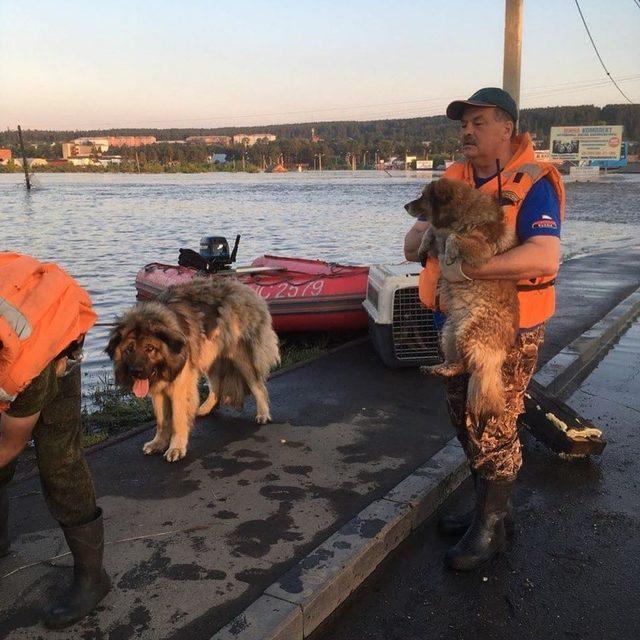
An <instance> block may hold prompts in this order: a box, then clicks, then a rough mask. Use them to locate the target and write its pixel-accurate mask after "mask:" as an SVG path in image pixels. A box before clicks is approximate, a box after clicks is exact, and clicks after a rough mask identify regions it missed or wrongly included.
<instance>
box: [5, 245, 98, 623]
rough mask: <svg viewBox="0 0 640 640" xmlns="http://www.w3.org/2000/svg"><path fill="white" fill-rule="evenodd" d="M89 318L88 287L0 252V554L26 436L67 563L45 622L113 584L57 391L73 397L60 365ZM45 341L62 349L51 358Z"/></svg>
mask: <svg viewBox="0 0 640 640" xmlns="http://www.w3.org/2000/svg"><path fill="white" fill-rule="evenodd" d="M34 299H36V301H37V304H34V303H33V300H34ZM60 301H62V303H60ZM95 317H96V316H95V314H94V313H93V311H92V309H91V302H90V300H89V297H88V296H87V294H86V292H84V290H82V289H81V288H80V287H79V286H78V285H77V283H75V281H74V280H73V279H72V278H71V277H70V276H68V275H67V274H66V273H64V272H63V271H62V270H61V269H59V267H57V266H56V265H52V264H49V265H43V264H42V263H39V262H38V261H36V260H34V259H33V258H30V257H29V256H21V255H19V254H9V253H4V254H2V253H0V558H1V557H3V556H6V555H8V554H9V551H10V540H9V532H8V516H9V501H8V496H7V491H6V488H7V485H8V484H9V482H10V481H11V479H12V477H13V475H14V472H15V467H16V460H17V457H18V455H19V454H20V453H21V452H22V451H23V449H24V448H25V447H26V445H27V443H28V442H29V440H31V439H32V438H33V440H34V443H35V449H36V456H37V463H38V470H39V472H40V480H41V483H42V490H43V494H44V498H45V500H46V502H47V506H48V507H49V510H50V511H51V514H52V515H53V517H54V518H55V519H56V520H57V521H58V522H59V524H60V526H61V527H62V531H63V533H64V536H65V538H66V540H67V543H68V545H69V549H70V550H71V554H72V556H73V561H74V576H73V582H72V584H71V587H70V589H69V590H68V591H67V592H66V593H65V594H64V595H63V596H62V598H61V599H60V600H59V601H56V602H55V603H53V605H52V607H51V608H50V610H49V611H48V613H47V614H46V616H45V624H46V625H47V626H48V627H49V628H53V629H59V628H62V627H66V626H68V625H70V624H72V623H74V622H75V621H77V620H79V619H80V618H82V617H84V616H85V615H87V614H88V613H90V612H91V611H92V610H93V609H94V608H95V606H96V605H97V604H98V602H100V601H101V600H102V599H103V598H104V596H105V595H106V594H107V592H108V591H109V589H110V587H111V585H110V581H109V578H108V577H107V574H106V572H105V570H104V568H103V566H102V555H103V545H104V541H103V526H102V510H101V509H100V508H98V507H97V505H96V498H95V491H94V487H93V481H92V478H91V474H90V471H89V467H88V466H87V463H86V461H85V458H84V453H83V447H82V432H81V430H80V426H81V421H80V420H79V415H77V412H79V404H78V405H77V406H72V404H73V403H74V400H75V398H70V397H66V396H65V394H64V393H63V389H66V388H72V389H74V391H76V390H77V394H78V396H79V394H80V368H79V366H76V367H75V369H71V367H69V370H68V371H67V366H68V363H69V362H70V360H69V357H71V360H73V359H74V358H75V357H76V356H79V352H80V351H81V344H82V334H83V333H84V332H85V331H87V330H88V328H89V327H90V326H91V325H93V323H94V322H95ZM56 322H57V323H58V326H57V327H56ZM61 326H62V327H66V330H64V331H63V330H60V327H61ZM54 327H55V330H54ZM53 345H57V346H53ZM50 348H53V349H55V350H56V351H57V350H58V349H61V351H58V352H57V353H53V354H51V355H49V352H48V351H47V349H50ZM27 371H28V372H29V373H28V374H26V373H25V372H27ZM38 371H39V373H38ZM34 374H37V375H35V377H33V375H34ZM25 385H26V386H25ZM77 400H78V403H79V397H78V398H77Z"/></svg>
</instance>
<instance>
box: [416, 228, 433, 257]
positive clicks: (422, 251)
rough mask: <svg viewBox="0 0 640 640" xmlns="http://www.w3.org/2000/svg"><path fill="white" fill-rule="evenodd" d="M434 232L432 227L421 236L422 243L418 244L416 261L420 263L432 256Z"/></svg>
mask: <svg viewBox="0 0 640 640" xmlns="http://www.w3.org/2000/svg"><path fill="white" fill-rule="evenodd" d="M435 237H436V236H435V232H434V230H433V227H429V228H428V229H427V230H426V231H425V232H424V235H423V236H422V242H421V243H420V248H419V249H418V260H419V261H420V262H422V263H424V262H425V261H426V259H427V258H428V257H429V256H430V255H432V249H433V243H434V240H435Z"/></svg>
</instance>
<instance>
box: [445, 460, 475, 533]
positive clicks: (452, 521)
mask: <svg viewBox="0 0 640 640" xmlns="http://www.w3.org/2000/svg"><path fill="white" fill-rule="evenodd" d="M477 479H478V474H477V473H476V472H475V471H474V470H473V469H472V470H471V481H472V482H473V491H474V493H476V484H477ZM474 512H475V507H474V508H473V509H470V510H469V511H467V512H466V513H460V514H458V515H453V514H447V515H443V516H440V518H439V519H438V531H439V532H440V533H442V534H443V535H446V536H463V535H464V534H465V532H466V531H467V529H468V528H469V527H470V526H471V522H472V520H473V514H474Z"/></svg>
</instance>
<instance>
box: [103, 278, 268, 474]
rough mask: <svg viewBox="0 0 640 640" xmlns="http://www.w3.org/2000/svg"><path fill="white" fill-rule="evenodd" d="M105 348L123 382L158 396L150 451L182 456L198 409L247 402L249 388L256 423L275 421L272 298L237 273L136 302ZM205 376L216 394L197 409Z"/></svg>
mask: <svg viewBox="0 0 640 640" xmlns="http://www.w3.org/2000/svg"><path fill="white" fill-rule="evenodd" d="M106 352H107V353H108V354H109V356H110V357H111V359H112V360H113V362H114V371H115V377H116V381H117V382H118V383H119V384H121V385H123V386H125V387H127V388H129V389H131V390H132V391H133V393H134V394H135V395H137V396H138V397H143V396H145V395H147V393H150V394H151V400H152V403H153V409H154V412H155V415H156V422H157V432H156V435H155V437H154V438H153V440H151V441H150V442H147V443H146V444H145V445H144V447H143V451H144V452H145V453H146V454H153V453H161V452H165V453H164V455H165V458H166V459H167V460H168V461H169V462H173V461H174V460H180V458H183V457H184V456H185V455H186V453H187V442H188V438H189V431H190V429H191V427H192V426H193V422H194V419H195V416H196V415H205V414H207V413H209V412H210V411H211V410H212V409H213V408H214V407H215V406H216V405H217V404H218V402H222V403H223V404H231V405H234V406H236V407H237V408H241V407H242V405H243V403H244V398H245V395H246V394H247V393H249V392H251V393H252V394H253V396H254V397H255V400H256V407H257V414H256V422H258V423H261V424H264V423H266V422H267V421H269V420H270V419H271V416H270V414H269V396H268V393H267V388H266V385H265V380H266V378H267V376H268V374H269V371H270V370H271V369H272V368H273V367H274V366H276V365H277V364H278V363H279V362H280V353H279V349H278V337H277V336H276V334H275V332H274V331H273V329H272V327H271V316H270V314H269V310H268V308H267V305H266V302H265V301H264V300H263V299H262V298H261V297H260V296H258V295H257V294H256V293H255V292H254V291H253V290H252V289H251V288H250V287H248V286H246V285H244V284H242V283H240V282H238V281H237V280H235V279H233V278H232V277H227V276H225V277H217V278H209V279H196V280H194V281H193V282H190V283H187V284H182V285H178V286H175V287H171V288H170V289H168V290H167V291H166V292H165V293H164V294H162V296H160V297H159V298H158V300H157V301H155V302H143V303H139V304H137V305H136V306H135V307H134V308H133V309H131V310H130V311H129V312H128V313H126V314H125V315H124V317H122V318H121V319H120V320H119V321H118V322H117V324H116V326H115V327H114V328H113V329H112V331H111V334H110V336H109V344H108V345H107V348H106ZM201 376H205V377H206V378H207V380H208V384H209V396H208V398H207V399H206V400H205V401H204V402H203V404H202V406H200V408H198V403H199V397H198V381H199V379H200V377H201Z"/></svg>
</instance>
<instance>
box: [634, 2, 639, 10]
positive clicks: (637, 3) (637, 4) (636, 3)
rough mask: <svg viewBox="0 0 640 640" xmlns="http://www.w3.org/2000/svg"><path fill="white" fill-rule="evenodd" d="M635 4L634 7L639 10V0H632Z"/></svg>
mask: <svg viewBox="0 0 640 640" xmlns="http://www.w3.org/2000/svg"><path fill="white" fill-rule="evenodd" d="M633 1H634V2H635V5H636V7H638V9H640V0H633Z"/></svg>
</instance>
